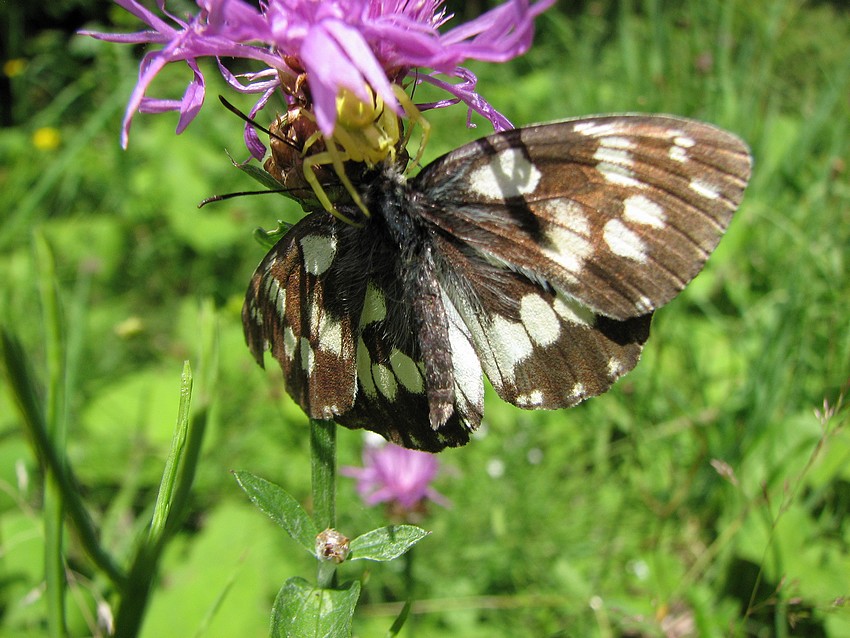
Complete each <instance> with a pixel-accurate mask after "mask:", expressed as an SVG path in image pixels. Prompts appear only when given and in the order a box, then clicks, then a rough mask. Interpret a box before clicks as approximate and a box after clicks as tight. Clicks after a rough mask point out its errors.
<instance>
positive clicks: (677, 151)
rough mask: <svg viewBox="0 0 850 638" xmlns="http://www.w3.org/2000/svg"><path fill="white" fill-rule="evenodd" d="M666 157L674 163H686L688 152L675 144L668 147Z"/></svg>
mask: <svg viewBox="0 0 850 638" xmlns="http://www.w3.org/2000/svg"><path fill="white" fill-rule="evenodd" d="M667 155H669V156H670V159H671V160H673V161H674V162H686V161H688V151H686V150H685V149H684V148H682V147H681V146H676V145H675V144H674V145H673V146H671V147H670V150H669V151H667Z"/></svg>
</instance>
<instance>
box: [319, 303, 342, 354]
mask: <svg viewBox="0 0 850 638" xmlns="http://www.w3.org/2000/svg"><path fill="white" fill-rule="evenodd" d="M319 348H320V349H321V350H323V351H325V352H330V353H332V354H334V355H335V356H337V357H339V356H340V355H342V324H341V323H340V322H338V321H334V320H333V319H332V318H331V316H330V315H329V314H328V313H325V314H324V316H323V317H322V321H321V323H320V324H319Z"/></svg>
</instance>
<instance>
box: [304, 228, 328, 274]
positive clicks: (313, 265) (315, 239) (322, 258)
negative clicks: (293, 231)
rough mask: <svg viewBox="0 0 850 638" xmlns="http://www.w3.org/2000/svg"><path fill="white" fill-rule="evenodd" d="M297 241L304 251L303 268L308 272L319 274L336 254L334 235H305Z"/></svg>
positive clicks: (326, 267)
mask: <svg viewBox="0 0 850 638" xmlns="http://www.w3.org/2000/svg"><path fill="white" fill-rule="evenodd" d="M299 243H300V244H301V248H302V250H303V251H304V268H305V269H306V270H307V272H308V273H310V274H311V275H315V276H319V275H321V274H322V273H323V272H325V271H326V270H327V269H328V268H330V265H331V263H332V262H333V259H334V256H335V255H336V237H328V236H327V235H305V236H304V237H302V238H301V240H300V241H299Z"/></svg>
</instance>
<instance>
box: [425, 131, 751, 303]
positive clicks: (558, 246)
mask: <svg viewBox="0 0 850 638" xmlns="http://www.w3.org/2000/svg"><path fill="white" fill-rule="evenodd" d="M749 171H750V157H749V153H748V151H747V148H746V147H745V146H744V144H743V143H742V142H741V141H740V140H739V139H738V138H736V137H734V136H732V135H730V134H728V133H726V132H724V131H721V130H720V129H717V128H715V127H712V126H709V125H707V124H703V123H700V122H694V121H691V120H686V119H682V118H674V117H668V116H604V117H598V118H591V119H580V120H572V121H564V122H556V123H552V124H542V125H537V126H531V127H528V128H522V129H516V130H512V131H506V132H503V133H497V134H495V135H491V136H489V137H486V138H483V139H481V140H478V141H476V142H472V143H471V144H467V145H466V146H463V147H461V148H459V149H457V150H455V151H453V152H451V153H449V154H447V155H445V156H443V157H442V158H440V159H438V160H436V161H435V162H433V163H431V164H430V165H428V166H427V167H426V168H425V169H423V171H422V172H421V173H420V174H419V176H417V178H415V179H414V180H413V186H414V188H415V190H417V191H418V192H421V193H422V198H423V200H425V201H427V202H428V205H427V206H425V207H424V208H423V210H424V213H425V214H426V215H427V216H428V219H429V221H431V222H432V223H434V224H435V225H437V226H439V227H440V228H442V229H444V230H445V231H446V232H449V233H451V234H452V236H454V237H456V238H458V239H459V240H461V241H463V242H465V243H466V244H468V245H469V246H472V247H473V248H476V249H477V250H479V251H480V252H481V253H482V254H483V255H484V256H485V257H487V258H488V259H490V260H491V261H494V262H501V263H504V264H507V265H508V266H510V267H512V268H515V269H517V270H521V271H526V272H528V273H531V274H532V276H534V277H536V278H538V279H542V280H545V281H548V282H551V283H553V284H555V285H557V286H558V287H559V288H560V289H562V290H563V291H564V292H566V293H567V294H569V295H570V296H572V297H574V298H575V299H577V300H579V301H581V302H582V303H584V304H585V305H587V306H588V307H590V308H592V309H594V310H595V311H596V312H598V313H600V314H603V315H606V316H609V317H612V318H616V319H626V318H628V317H634V316H640V315H644V314H647V313H648V312H650V311H652V310H654V309H656V308H658V307H660V306H662V305H664V304H665V303H667V302H668V301H670V300H671V299H672V298H673V297H674V296H675V295H676V294H677V293H678V292H679V291H680V290H681V289H682V288H683V287H684V286H685V284H687V283H688V282H689V281H690V280H691V279H692V278H693V277H694V276H696V274H697V273H698V272H699V270H700V269H701V268H702V266H703V264H704V263H705V260H706V259H707V258H708V256H709V254H710V253H711V251H712V250H713V249H714V248H715V246H716V245H717V242H718V241H719V240H720V237H721V236H722V234H723V232H724V231H725V229H726V227H727V225H728V223H729V221H730V219H731V216H732V213H733V212H734V211H735V209H736V208H737V206H738V204H739V203H740V200H741V197H742V195H743V190H744V186H745V185H746V182H747V179H748V177H749ZM429 213H430V214H429Z"/></svg>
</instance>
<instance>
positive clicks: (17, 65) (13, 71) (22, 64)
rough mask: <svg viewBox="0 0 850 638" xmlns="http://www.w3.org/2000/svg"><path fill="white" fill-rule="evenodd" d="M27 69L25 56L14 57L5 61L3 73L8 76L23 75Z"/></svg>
mask: <svg viewBox="0 0 850 638" xmlns="http://www.w3.org/2000/svg"><path fill="white" fill-rule="evenodd" d="M26 69H27V61H26V60H25V59H24V58H12V59H11V60H6V61H5V62H4V63H3V75H5V76H6V77H7V78H15V77H18V76H19V75H23V74H24V71H26Z"/></svg>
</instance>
